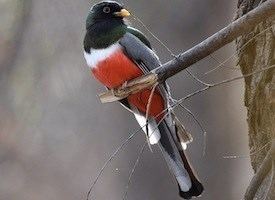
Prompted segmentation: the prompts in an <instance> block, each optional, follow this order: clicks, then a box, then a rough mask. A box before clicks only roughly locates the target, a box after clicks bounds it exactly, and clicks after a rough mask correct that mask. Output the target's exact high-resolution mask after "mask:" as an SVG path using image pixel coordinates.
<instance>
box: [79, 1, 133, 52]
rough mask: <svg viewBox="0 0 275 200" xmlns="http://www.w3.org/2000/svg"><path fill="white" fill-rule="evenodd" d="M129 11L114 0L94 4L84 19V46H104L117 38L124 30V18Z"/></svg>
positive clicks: (86, 48) (87, 49) (125, 26)
mask: <svg viewBox="0 0 275 200" xmlns="http://www.w3.org/2000/svg"><path fill="white" fill-rule="evenodd" d="M129 15H130V13H129V12H128V11H127V10H126V9H125V8H124V7H123V6H122V5H121V4H119V3H117V2H115V1H103V2H100V3H98V4H95V5H94V6H93V7H92V8H91V10H90V11H89V14H88V17H87V20H86V30H87V33H86V36H85V39H84V48H85V50H86V51H87V52H88V51H89V50H90V48H95V49H99V48H106V47H108V46H109V45H111V44H113V43H114V42H116V41H117V40H119V39H120V38H121V37H122V36H123V35H124V34H125V32H126V29H127V25H126V24H125V21H124V18H125V17H128V16H129Z"/></svg>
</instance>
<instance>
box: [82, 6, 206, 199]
mask: <svg viewBox="0 0 275 200" xmlns="http://www.w3.org/2000/svg"><path fill="white" fill-rule="evenodd" d="M129 15H130V13H129V12H128V11H127V10H126V9H125V8H123V6H122V5H120V4H119V3H117V2H114V1H103V2H100V3H98V4H95V5H94V6H93V7H92V8H91V10H90V11H89V14H88V17H87V20H86V31H87V32H86V35H85V38H84V57H85V59H86V62H87V64H88V66H89V67H90V69H91V73H92V74H93V76H94V77H95V78H96V79H97V80H98V81H99V82H100V83H102V84H103V85H104V86H106V87H107V88H108V89H114V88H117V87H118V86H121V85H123V84H124V83H125V82H127V81H129V80H131V79H134V78H137V77H139V76H141V75H143V74H145V73H147V72H149V71H150V70H152V69H154V68H156V67H159V66H160V64H161V63H160V61H159V59H158V57H157V55H156V54H155V52H154V51H153V50H152V48H151V45H150V42H149V41H148V39H147V38H146V37H145V36H144V35H143V34H142V33H141V32H140V31H138V30H137V29H134V28H132V27H130V26H129V25H127V23H126V22H125V20H124V18H125V17H128V16H129ZM151 92H152V89H146V90H143V91H141V92H138V93H136V94H132V95H130V96H128V97H127V98H125V99H123V100H121V101H120V102H121V104H122V105H123V106H124V107H126V108H127V109H128V110H130V111H131V112H132V113H133V114H134V115H135V117H136V119H137V121H138V123H139V124H140V126H142V127H143V130H144V132H145V133H146V134H147V137H148V140H149V142H150V143H151V144H159V147H160V149H161V152H162V154H163V156H164V158H165V161H166V162H167V164H168V167H169V169H170V171H171V172H172V174H173V175H174V177H175V178H176V180H177V183H178V186H179V194H180V196H181V197H183V198H185V199H191V198H192V197H194V196H199V195H200V194H201V193H202V191H203V186H202V184H201V183H200V181H199V180H198V179H197V177H196V175H195V173H194V172H193V171H192V167H191V166H190V165H189V163H188V160H187V158H186V156H185V154H184V146H185V144H184V143H185V142H186V141H185V139H184V138H185V137H184V136H183V133H184V131H183V129H182V127H180V123H178V120H177V119H176V117H175V116H174V114H173V112H172V111H171V110H170V111H169V109H168V111H169V113H162V111H163V110H164V109H166V108H168V107H169V102H171V101H170V100H169V95H170V93H169V88H168V86H167V84H166V83H164V84H161V85H159V86H158V87H157V88H156V90H155V91H154V93H153V95H151V98H150V94H151ZM149 99H150V102H151V103H150V105H149V109H148V110H147V104H148V103H149ZM146 111H148V113H147V116H148V117H147V119H146ZM161 113H162V114H161ZM163 118H164V119H163ZM146 123H148V125H145V124H146ZM187 138H188V137H187Z"/></svg>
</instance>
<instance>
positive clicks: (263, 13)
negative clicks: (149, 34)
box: [99, 0, 275, 103]
mask: <svg viewBox="0 0 275 200" xmlns="http://www.w3.org/2000/svg"><path fill="white" fill-rule="evenodd" d="M274 14H275V0H269V1H266V2H265V3H263V4H262V5H261V6H259V7H257V8H255V9H254V10H252V11H250V12H249V13H247V14H246V15H244V16H242V17H240V18H239V19H237V20H236V21H234V22H232V23H230V24H229V25H228V26H227V27H225V28H223V29H222V30H220V31H219V32H217V33H215V34H214V35H212V36H210V37H209V38H207V39H206V40H204V41H202V42H201V43H199V44H198V45H196V46H194V47H193V48H191V49H189V50H188V51H186V52H184V53H182V54H180V55H178V56H177V58H175V59H172V60H170V61H169V62H167V63H165V64H163V65H162V66H160V67H159V68H156V69H155V70H153V71H151V72H150V73H149V74H147V75H145V76H143V77H140V78H138V79H136V80H133V81H130V82H129V83H128V84H125V85H124V86H122V87H120V88H117V89H114V90H112V91H107V92H105V93H104V94H101V95H99V97H100V100H101V102H102V103H106V102H113V101H117V100H121V99H124V98H126V97H127V96H128V95H130V94H133V93H137V92H139V91H141V90H143V89H145V88H148V87H152V86H153V85H154V84H156V83H161V82H163V81H165V80H166V79H168V78H169V77H171V76H173V75H175V74H177V73H179V72H180V71H182V70H184V69H186V68H188V67H190V66H191V65H193V64H194V63H196V62H198V61H200V60H201V59H203V58H205V57H207V56H209V55H210V54H211V53H213V52H215V51H216V50H218V49H220V48H221V47H223V46H225V45H226V44H228V43H230V42H232V41H234V40H235V39H236V38H238V37H239V36H241V35H243V34H245V33H249V32H250V31H251V30H252V29H253V28H254V27H255V26H256V25H257V24H259V23H260V22H262V21H263V20H265V19H267V18H268V17H270V16H272V15H274ZM148 80H149V81H148Z"/></svg>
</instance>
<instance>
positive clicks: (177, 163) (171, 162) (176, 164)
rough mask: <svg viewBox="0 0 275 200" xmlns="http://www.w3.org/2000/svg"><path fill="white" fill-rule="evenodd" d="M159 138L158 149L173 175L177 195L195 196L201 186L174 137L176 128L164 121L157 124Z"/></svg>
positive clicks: (187, 197)
mask: <svg viewBox="0 0 275 200" xmlns="http://www.w3.org/2000/svg"><path fill="white" fill-rule="evenodd" d="M159 131H160V134H161V139H160V142H159V146H160V149H161V151H162V153H163V156H164V158H165V160H166V162H167V164H168V167H169V169H170V171H171V172H172V174H173V175H174V176H175V178H176V180H177V182H178V186H179V195H180V196H181V197H182V198H184V199H191V198H192V197H197V196H199V195H200V194H201V193H202V192H203V186H202V184H201V183H200V181H199V180H198V179H197V177H196V176H195V174H194V172H193V170H192V167H191V166H190V164H189V163H188V159H187V157H186V156H185V154H184V151H183V149H182V147H181V145H180V143H179V142H178V140H177V138H176V133H175V131H176V130H173V127H169V126H168V123H167V122H166V121H163V122H162V123H161V124H160V125H159Z"/></svg>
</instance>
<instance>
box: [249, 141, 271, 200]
mask: <svg viewBox="0 0 275 200" xmlns="http://www.w3.org/2000/svg"><path fill="white" fill-rule="evenodd" d="M274 160H275V139H273V141H272V144H271V147H270V149H269V151H268V153H267V155H266V157H265V159H264V160H263V162H262V164H261V166H260V168H259V169H258V170H257V172H256V174H255V176H254V177H253V178H252V180H251V182H250V185H249V186H248V188H247V190H246V193H245V196H244V199H245V200H253V198H254V196H255V194H256V192H257V191H258V188H259V186H260V185H261V183H262V181H263V180H264V178H265V177H266V175H267V174H268V172H269V171H270V169H271V167H272V162H273V161H274Z"/></svg>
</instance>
